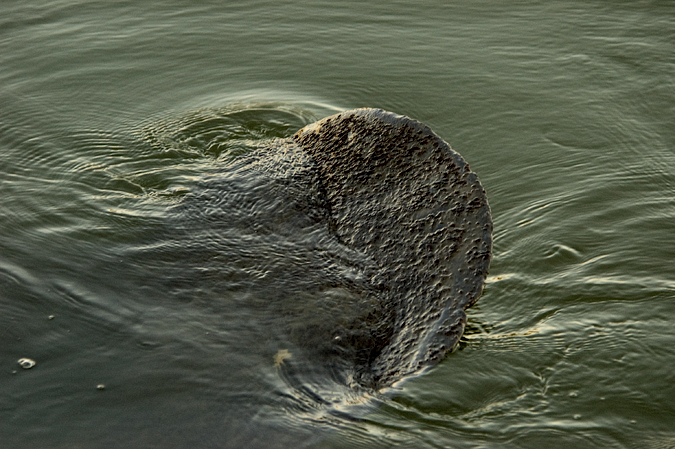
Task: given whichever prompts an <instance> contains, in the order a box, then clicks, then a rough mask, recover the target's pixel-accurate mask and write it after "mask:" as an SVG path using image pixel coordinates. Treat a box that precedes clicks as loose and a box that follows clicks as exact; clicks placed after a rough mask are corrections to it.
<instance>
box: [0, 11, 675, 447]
mask: <svg viewBox="0 0 675 449" xmlns="http://www.w3.org/2000/svg"><path fill="white" fill-rule="evenodd" d="M673 30H675V6H673V5H672V4H671V3H670V2H658V1H654V2H590V3H589V2H541V3H527V4H507V3H503V2H482V3H480V4H478V3H475V2H459V3H457V2H455V3H453V4H446V2H422V3H415V2H407V3H401V2H394V3H392V2H377V1H376V2H366V3H362V2H344V1H343V2H339V1H338V2H329V3H326V2H316V3H314V2H305V3H289V4H286V3H284V2H281V3H280V2H266V1H255V2H251V1H247V2H226V3H222V4H219V3H206V2H202V3H194V2H192V3H190V2H142V3H134V2H113V3H101V2H88V1H72V0H71V1H58V2H32V3H31V4H30V5H28V4H26V3H25V2H18V1H5V2H3V5H2V17H0V43H1V47H2V51H1V52H0V67H2V69H1V70H0V195H1V198H2V200H0V441H1V442H2V443H0V446H2V447H5V446H6V447H25V448H28V447H56V448H66V447H82V448H117V447H137V448H147V447H161V448H171V447H176V448H179V447H204V448H207V447H209V448H210V447H213V448H220V447H223V448H235V447H237V448H238V447H253V448H258V447H260V448H262V447H265V448H267V447H308V448H333V447H335V448H346V447H350V448H351V447H353V448H365V447H368V448H376V447H382V448H386V447H392V446H394V445H396V446H397V447H410V448H425V447H458V448H467V447H469V448H470V447H476V448H478V447H481V448H483V447H510V448H512V447H513V448H541V447H574V448H582V447H603V448H607V447H612V448H635V447H647V448H666V447H672V446H674V445H675V432H674V431H673V423H675V407H674V406H673V404H674V403H675V377H674V375H673V370H672V367H673V366H674V365H675V350H673V347H675V334H674V333H673V331H672V322H673V319H674V318H675V268H673V264H672V263H671V261H672V260H673V259H675V244H674V243H673V235H675V224H674V223H675V221H674V219H675V128H673V126H672V124H673V123H674V122H675V109H674V108H673V105H674V104H675V39H674V35H673ZM361 106H368V107H379V108H383V109H386V110H391V111H394V112H396V113H399V114H404V115H407V116H410V117H413V118H415V119H417V120H419V121H421V122H423V123H425V124H427V125H429V126H430V127H431V128H432V129H433V130H434V131H435V132H436V133H437V134H438V135H440V136H441V137H442V138H443V139H445V140H446V141H447V142H448V143H450V145H452V147H453V149H454V150H456V151H458V152H459V153H461V154H462V156H463V157H464V159H465V160H466V161H467V162H468V163H469V164H470V165H471V169H472V170H473V171H474V172H475V173H476V174H477V175H478V177H479V178H480V180H481V183H482V185H483V186H484V187H485V189H486V191H487V195H488V199H489V202H490V207H491V209H492V218H493V220H494V247H493V259H492V264H491V268H490V275H489V277H488V282H487V287H486V289H485V291H484V293H483V296H482V297H481V298H480V299H479V301H478V302H477V303H476V305H474V306H473V307H472V308H470V309H469V311H468V315H469V319H468V324H467V329H466V331H465V334H464V337H463V339H462V341H461V342H460V345H459V350H458V351H456V352H455V353H453V354H451V355H449V356H447V357H446V358H445V359H444V360H443V361H442V362H441V363H440V364H438V365H437V366H435V367H433V368H430V369H428V370H427V371H425V372H424V373H423V374H421V375H419V376H413V377H411V378H409V379H408V380H406V381H405V382H402V383H398V384H395V385H394V386H393V387H391V388H387V389H385V390H382V391H370V390H361V389H358V388H350V387H349V386H347V385H345V384H342V383H340V382H336V381H335V379H336V377H335V371H334V370H333V368H332V367H331V365H330V364H323V363H317V362H316V359H315V358H314V357H313V354H312V352H311V351H307V348H308V347H312V345H315V346H316V345H321V344H322V341H321V338H320V337H321V336H322V335H323V333H322V332H321V331H319V332H312V331H308V329H309V330H311V329H319V330H321V329H323V327H322V326H324V325H325V324H326V323H332V322H333V321H335V322H340V320H343V319H345V317H349V316H353V315H354V314H358V313H359V310H360V308H361V307H362V305H363V303H362V302H361V300H362V296H361V295H362V294H363V292H364V291H367V290H368V285H366V284H367V282H365V281H364V279H366V278H365V277H364V273H368V272H369V270H371V269H373V267H372V263H373V262H372V260H370V259H369V258H368V257H365V256H364V254H363V253H362V252H360V251H356V250H351V249H349V248H348V247H344V246H341V245H340V244H339V242H337V243H336V241H334V240H333V239H332V236H331V233H330V232H329V230H327V228H326V227H325V226H324V224H325V223H324V222H323V221H322V219H321V217H316V216H314V215H312V213H311V212H310V213H308V212H307V210H308V209H306V208H305V209H303V207H298V204H307V202H308V201H309V203H310V204H311V198H313V196H312V195H313V193H312V189H313V188H314V187H313V186H314V184H312V183H311V182H308V180H311V176H307V175H306V168H307V165H306V161H304V160H303V157H302V155H298V154H296V155H289V154H287V155H286V156H283V155H280V154H276V153H266V154H265V155H264V156H261V153H260V148H264V147H270V145H272V147H273V144H272V143H273V142H278V140H277V139H285V138H288V137H290V136H292V135H293V134H294V133H295V132H296V131H297V130H298V129H300V128H302V127H303V126H305V125H307V124H309V123H312V122H314V121H316V120H318V119H321V118H323V117H326V116H328V115H332V114H334V113H336V112H339V111H342V110H346V109H352V108H355V107H361ZM284 158H286V159H284ZM289 158H290V159H289ZM261 167H262V168H261ZM282 167H285V168H283V169H282ZM280 179H281V180H284V179H293V180H294V182H293V183H291V184H290V187H288V186H289V183H286V184H284V183H283V182H282V183H281V184H280V182H279V180H280ZM282 184H283V185H285V186H286V187H284V188H280V187H279V186H280V185H282ZM294 189H295V190H294ZM387 237H390V238H391V237H393V238H395V237H396V236H395V235H394V236H387ZM313 339H314V340H313ZM315 342H316V343H315ZM20 359H27V360H24V361H22V363H21V364H20V363H19V362H18V361H19V360H20ZM29 362H34V363H35V365H34V366H32V367H30V365H31V363H29Z"/></svg>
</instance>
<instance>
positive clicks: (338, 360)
mask: <svg viewBox="0 0 675 449" xmlns="http://www.w3.org/2000/svg"><path fill="white" fill-rule="evenodd" d="M261 152H262V153H263V154H264V156H261V155H260V154H258V155H257V156H252V157H253V158H254V159H255V163H253V164H251V163H250V161H249V163H248V166H249V167H250V166H257V170H261V171H263V172H265V171H267V172H268V173H270V174H271V175H270V176H271V177H272V178H274V184H275V186H276V187H275V188H277V189H281V190H283V191H284V192H285V193H284V194H283V195H285V196H286V198H287V200H288V202H293V203H294V206H293V210H294V211H295V212H297V213H299V214H301V215H303V216H304V217H305V220H306V221H307V223H308V224H306V226H308V227H307V229H309V231H308V232H309V233H312V232H315V231H316V228H317V227H318V228H320V229H321V232H322V235H323V237H321V238H320V239H319V240H322V241H323V243H322V244H319V245H318V246H315V249H317V251H318V252H319V253H331V252H332V255H331V256H326V257H328V258H331V257H332V258H333V259H336V258H337V259H342V260H344V259H347V258H348V259H350V261H351V262H350V263H351V264H352V265H354V267H353V268H354V269H353V270H352V271H350V272H349V273H345V272H344V271H345V270H344V269H343V273H326V277H327V278H328V279H330V281H329V284H331V285H330V289H329V290H330V291H331V292H332V293H327V294H324V295H323V296H322V295H321V294H319V295H318V298H319V299H315V301H318V302H319V303H324V304H320V305H318V306H317V307H316V308H314V307H310V308H309V309H310V310H309V311H307V310H305V309H304V308H303V307H299V308H297V309H293V307H290V308H289V309H284V308H283V306H281V308H280V309H279V311H278V313H280V314H282V315H283V314H286V315H287V316H291V317H293V318H291V319H290V320H289V323H291V324H289V325H288V326H287V328H286V329H285V332H287V334H288V336H289V339H290V340H291V341H292V342H293V344H294V345H296V346H297V347H299V348H302V350H303V351H305V352H307V353H308V354H309V355H308V357H309V358H311V359H313V360H314V362H315V363H318V364H321V365H323V366H326V367H329V372H330V375H331V376H332V377H333V379H334V380H335V381H337V382H338V383H341V384H343V385H346V386H348V387H350V388H352V389H367V390H380V389H382V388H385V387H388V386H391V385H392V384H394V383H395V382H397V381H399V380H401V379H403V378H405V377H406V376H410V375H412V374H415V373H418V372H420V371H421V370H422V369H424V368H425V367H428V366H430V365H433V364H436V363H438V362H439V361H440V360H441V359H443V357H444V356H445V355H446V354H447V353H449V352H451V351H453V349H454V348H455V347H456V346H457V344H458V342H459V339H460V337H461V335H462V333H463V331H464V327H465V324H466V319H467V317H466V312H465V311H466V309H467V308H468V307H470V306H471V305H472V304H474V303H475V302H476V301H477V299H478V298H479V296H480V295H481V292H482V289H483V285H484V282H485V279H486V275H487V271H488V267H489V263H490V257H491V246H492V222H491V217H490V209H489V206H488V202H487V198H486V194H485V191H484V189H483V188H482V186H481V184H480V182H479V181H478V178H477V176H476V175H475V174H474V173H473V172H471V171H470V169H469V166H468V164H467V163H466V162H465V161H464V160H463V159H462V157H461V156H460V155H459V154H458V153H456V152H455V151H453V150H452V149H451V148H450V146H449V145H448V144H447V143H446V142H444V141H443V140H442V139H441V138H440V137H439V136H437V135H436V134H434V133H433V132H432V131H431V130H430V129H429V128H428V127H427V126H425V125H423V124H421V123H419V122H417V121H415V120H412V119H410V118H407V117H404V116H400V115H396V114H393V113H390V112H385V111H383V110H379V109H355V110H350V111H346V112H342V113H339V114H337V115H333V116H331V117H327V118H325V119H323V120H320V121H318V122H316V123H313V124H310V125H307V126H305V127H304V128H302V129H300V130H299V131H298V132H297V133H296V134H295V135H293V136H292V137H291V138H288V139H282V140H278V141H275V142H274V143H273V144H271V145H268V146H267V147H266V148H264V149H262V150H261ZM284 167H286V168H284ZM299 167H300V168H299ZM268 188H269V186H268ZM322 245H323V247H322V248H320V247H321V246H322ZM310 246H311V245H310ZM335 247H338V248H339V250H335V251H332V250H331V249H330V248H335ZM345 251H346V252H347V253H348V255H347V256H345V254H346V253H345ZM355 261H356V262H355ZM359 261H360V262H359ZM318 264H319V265H320V264H321V262H318ZM324 265H325V264H324ZM347 265H349V264H347ZM357 265H358V266H357ZM328 271H330V270H328ZM347 271H349V270H347ZM301 277H302V274H301V273H299V274H298V275H297V276H296V278H301ZM308 282H311V281H308ZM307 288H308V289H311V288H312V286H311V285H308V286H307ZM336 292H337V293H336ZM324 293H325V290H324ZM283 301H284V302H286V301H291V302H292V301H293V299H292V298H286V299H284V300H283ZM280 354H282V355H283V354H286V353H280ZM287 354H288V356H290V353H287ZM285 358H286V357H283V356H282V357H280V358H278V360H277V366H283V367H284V369H289V370H291V369H292V367H293V362H292V361H293V359H292V358H290V360H289V363H284V361H285ZM296 375H297V373H296V374H291V375H288V378H289V379H292V380H291V383H301V382H302V376H300V377H299V378H298V377H296Z"/></svg>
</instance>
